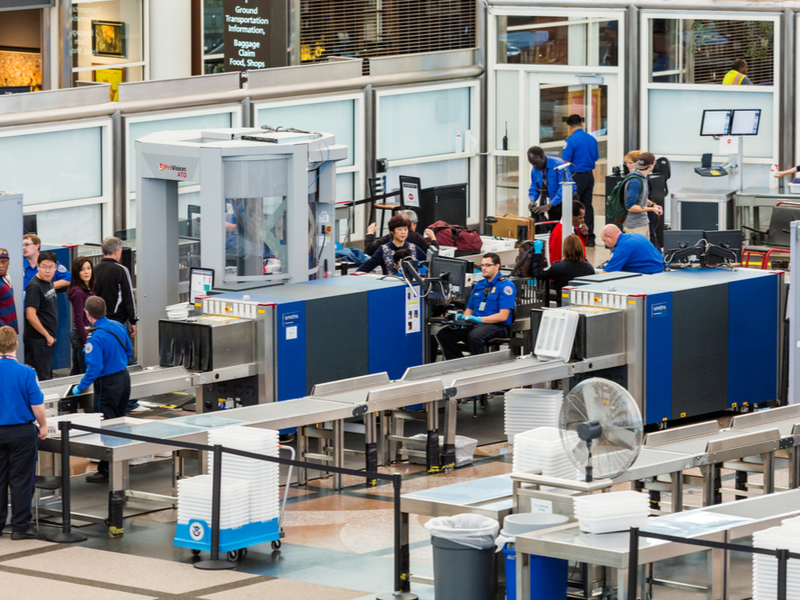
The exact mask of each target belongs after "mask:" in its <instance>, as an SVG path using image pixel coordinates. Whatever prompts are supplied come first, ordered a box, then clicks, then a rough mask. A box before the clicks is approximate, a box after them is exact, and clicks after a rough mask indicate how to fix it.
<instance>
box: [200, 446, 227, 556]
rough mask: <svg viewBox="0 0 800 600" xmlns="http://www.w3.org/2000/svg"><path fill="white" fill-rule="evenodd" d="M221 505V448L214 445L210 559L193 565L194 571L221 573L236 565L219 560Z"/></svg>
mask: <svg viewBox="0 0 800 600" xmlns="http://www.w3.org/2000/svg"><path fill="white" fill-rule="evenodd" d="M221 505H222V446H220V445H219V444H215V445H214V474H213V476H212V487H211V559H210V560H202V561H200V562H197V563H195V564H194V566H195V568H196V569H203V570H205V571H223V570H225V569H235V568H236V563H235V562H233V561H230V560H220V558H219V527H220V509H221Z"/></svg>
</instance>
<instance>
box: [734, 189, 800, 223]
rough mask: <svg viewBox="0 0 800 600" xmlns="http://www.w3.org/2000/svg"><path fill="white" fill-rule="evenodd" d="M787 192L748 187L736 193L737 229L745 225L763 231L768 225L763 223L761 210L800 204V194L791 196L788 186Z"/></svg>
mask: <svg viewBox="0 0 800 600" xmlns="http://www.w3.org/2000/svg"><path fill="white" fill-rule="evenodd" d="M784 190H785V191H780V190H775V189H772V188H768V187H748V188H744V191H741V192H736V198H735V200H734V205H735V207H736V227H737V228H741V227H742V226H743V225H745V226H747V227H752V228H753V229H762V228H763V227H766V226H767V224H768V223H761V218H760V209H762V208H769V209H772V208H774V207H775V205H776V204H777V203H778V202H781V201H783V202H800V195H799V194H790V193H789V191H788V186H785V187H784Z"/></svg>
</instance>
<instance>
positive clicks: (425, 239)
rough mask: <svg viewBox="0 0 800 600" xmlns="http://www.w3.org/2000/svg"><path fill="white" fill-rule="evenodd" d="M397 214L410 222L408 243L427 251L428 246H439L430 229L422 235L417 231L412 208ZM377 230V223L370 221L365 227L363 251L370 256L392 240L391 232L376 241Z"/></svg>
mask: <svg viewBox="0 0 800 600" xmlns="http://www.w3.org/2000/svg"><path fill="white" fill-rule="evenodd" d="M397 214H398V215H400V216H401V217H403V218H405V219H407V220H408V222H409V223H411V231H409V232H408V237H407V238H406V241H407V242H408V243H409V244H414V245H415V246H416V247H417V248H419V249H420V250H422V251H423V252H427V251H428V248H429V247H430V246H439V242H437V241H436V236H435V235H433V231H431V230H430V229H426V230H425V235H424V236H423V235H420V234H418V233H417V223H418V221H419V219H418V218H417V213H415V212H414V211H413V210H409V209H406V210H401V211H398V212H397ZM377 230H378V226H377V224H375V223H370V225H369V227H367V235H366V237H365V238H364V252H365V253H367V254H368V255H370V256H372V255H373V254H375V251H376V250H377V249H378V248H380V247H381V246H383V245H385V244H388V243H389V242H390V241H392V234H391V232H390V233H387V234H386V235H385V236H383V237H382V238H381V239H379V240H377V241H376V240H375V232H376V231H377Z"/></svg>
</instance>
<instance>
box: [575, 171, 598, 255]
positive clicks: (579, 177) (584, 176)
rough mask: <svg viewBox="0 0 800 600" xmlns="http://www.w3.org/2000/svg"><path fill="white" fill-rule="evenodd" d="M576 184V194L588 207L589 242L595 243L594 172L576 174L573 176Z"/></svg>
mask: <svg viewBox="0 0 800 600" xmlns="http://www.w3.org/2000/svg"><path fill="white" fill-rule="evenodd" d="M572 180H573V181H574V182H575V188H576V190H575V191H576V193H577V195H578V200H580V201H581V202H582V203H583V205H584V206H585V207H586V226H587V227H588V228H589V241H594V207H593V206H592V195H593V194H594V172H593V171H584V172H583V173H575V175H573V176H572Z"/></svg>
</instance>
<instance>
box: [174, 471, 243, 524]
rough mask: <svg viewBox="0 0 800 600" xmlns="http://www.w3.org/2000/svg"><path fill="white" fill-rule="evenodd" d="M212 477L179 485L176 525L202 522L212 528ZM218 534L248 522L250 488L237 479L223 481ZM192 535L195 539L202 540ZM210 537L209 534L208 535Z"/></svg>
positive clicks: (224, 479)
mask: <svg viewBox="0 0 800 600" xmlns="http://www.w3.org/2000/svg"><path fill="white" fill-rule="evenodd" d="M213 484H214V482H213V480H212V478H211V475H198V476H197V477H192V478H189V479H181V480H180V481H178V525H179V526H181V525H185V526H187V527H188V526H189V523H190V522H191V521H204V522H205V523H206V524H207V525H208V526H209V527H210V526H211V490H212V488H213ZM219 517H220V526H219V528H220V531H224V530H227V529H239V528H240V527H244V526H245V525H246V524H247V523H248V522H249V521H250V485H249V484H248V482H247V481H241V480H239V479H229V478H226V477H223V478H222V488H221V498H220V510H219ZM200 532H201V533H200V534H199V535H198V534H197V533H195V534H194V535H195V536H196V537H202V532H203V530H202V529H201V530H200ZM209 535H210V533H209Z"/></svg>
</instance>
